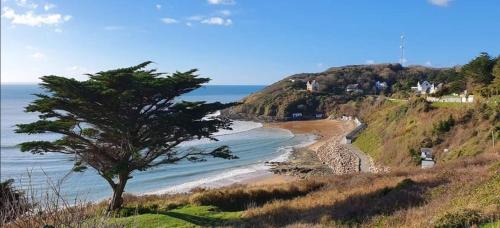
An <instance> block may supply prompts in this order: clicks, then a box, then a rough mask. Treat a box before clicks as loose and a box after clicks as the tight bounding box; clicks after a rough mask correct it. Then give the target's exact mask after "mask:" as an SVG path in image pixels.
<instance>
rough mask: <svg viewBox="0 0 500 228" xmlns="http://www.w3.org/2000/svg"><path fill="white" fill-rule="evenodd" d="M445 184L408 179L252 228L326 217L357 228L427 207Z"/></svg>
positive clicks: (261, 219) (286, 212) (283, 213)
mask: <svg viewBox="0 0 500 228" xmlns="http://www.w3.org/2000/svg"><path fill="white" fill-rule="evenodd" d="M444 183H445V181H444V180H433V181H422V182H414V181H412V180H411V179H405V180H403V181H401V182H400V183H398V184H397V185H396V186H394V187H385V188H382V189H379V190H376V191H373V192H370V193H367V194H359V195H352V196H350V197H348V198H347V199H345V200H343V201H339V202H337V203H333V204H332V205H327V206H318V207H312V208H308V209H292V208H288V207H286V206H284V207H282V208H276V209H274V210H273V211H272V212H271V213H268V214H263V215H259V216H256V217H253V218H249V219H248V220H246V221H245V223H246V224H251V225H250V226H269V225H271V226H286V225H290V224H294V223H319V222H320V221H321V220H322V219H324V218H325V217H326V218H328V219H329V220H334V221H336V222H340V223H342V224H346V225H356V224H360V223H362V222H364V221H367V220H369V219H371V218H373V217H375V216H378V215H391V214H393V213H395V212H397V211H400V210H405V209H408V208H412V207H416V206H421V205H423V204H425V202H426V200H425V194H426V193H427V192H428V191H429V189H431V188H434V187H436V186H438V185H441V184H444Z"/></svg>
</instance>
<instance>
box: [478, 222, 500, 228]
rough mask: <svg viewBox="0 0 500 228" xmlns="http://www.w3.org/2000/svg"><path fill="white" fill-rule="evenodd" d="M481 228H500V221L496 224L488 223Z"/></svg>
mask: <svg viewBox="0 0 500 228" xmlns="http://www.w3.org/2000/svg"><path fill="white" fill-rule="evenodd" d="M479 227H480V228H498V227H500V220H498V221H495V222H490V223H486V224H483V225H480V226H479Z"/></svg>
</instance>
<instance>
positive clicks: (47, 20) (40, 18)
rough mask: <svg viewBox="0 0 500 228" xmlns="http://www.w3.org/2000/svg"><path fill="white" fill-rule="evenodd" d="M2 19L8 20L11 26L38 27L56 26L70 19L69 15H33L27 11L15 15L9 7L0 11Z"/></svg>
mask: <svg viewBox="0 0 500 228" xmlns="http://www.w3.org/2000/svg"><path fill="white" fill-rule="evenodd" d="M2 17H3V18H5V19H8V20H10V22H11V23H12V24H18V25H28V26H38V27H40V26H42V25H58V24H61V23H63V22H65V21H69V20H70V19H71V15H65V16H62V15H61V14H35V13H33V11H28V12H26V13H25V14H17V13H16V12H15V11H14V10H13V9H11V8H9V7H4V8H3V9H2Z"/></svg>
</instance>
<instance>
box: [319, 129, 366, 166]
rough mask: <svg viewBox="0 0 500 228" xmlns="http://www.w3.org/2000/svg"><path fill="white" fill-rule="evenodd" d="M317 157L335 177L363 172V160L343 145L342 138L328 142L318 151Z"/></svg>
mask: <svg viewBox="0 0 500 228" xmlns="http://www.w3.org/2000/svg"><path fill="white" fill-rule="evenodd" d="M316 155H317V156H318V158H319V160H320V161H321V162H323V163H324V164H326V165H328V167H330V168H331V169H332V172H333V174H335V175H342V174H349V173H357V172H360V171H361V168H360V167H361V165H360V164H361V159H360V158H359V157H358V156H356V154H355V153H353V151H351V150H350V149H349V148H348V147H346V146H345V144H342V143H341V139H340V138H334V139H331V140H328V141H327V142H326V143H325V144H324V145H322V146H321V147H320V148H319V149H318V151H316Z"/></svg>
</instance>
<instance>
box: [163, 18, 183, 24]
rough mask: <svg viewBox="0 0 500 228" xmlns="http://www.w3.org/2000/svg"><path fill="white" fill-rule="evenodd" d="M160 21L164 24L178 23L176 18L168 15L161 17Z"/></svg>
mask: <svg viewBox="0 0 500 228" xmlns="http://www.w3.org/2000/svg"><path fill="white" fill-rule="evenodd" d="M161 21H162V22H163V23H165V24H167V25H168V24H176V23H179V21H178V20H176V19H173V18H169V17H165V18H162V19H161Z"/></svg>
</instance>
